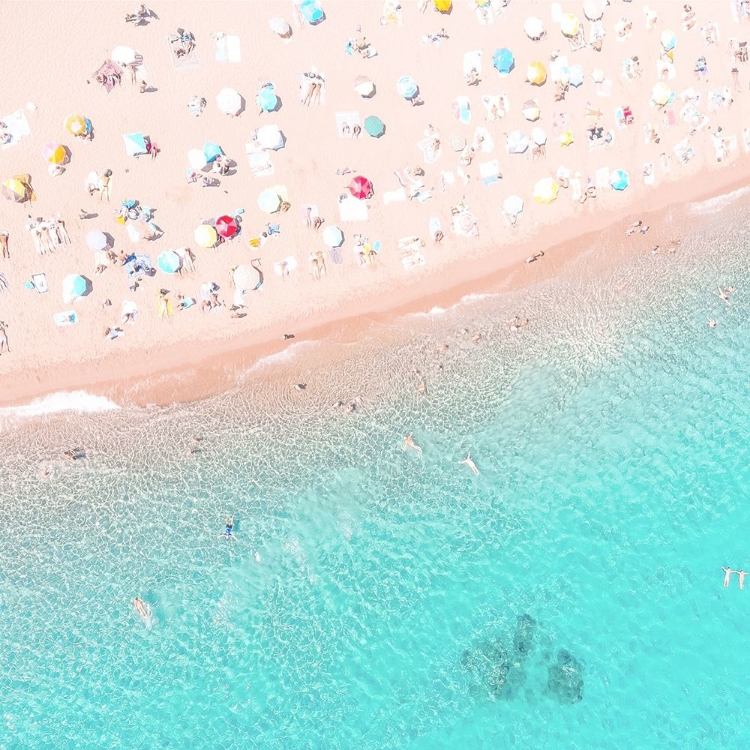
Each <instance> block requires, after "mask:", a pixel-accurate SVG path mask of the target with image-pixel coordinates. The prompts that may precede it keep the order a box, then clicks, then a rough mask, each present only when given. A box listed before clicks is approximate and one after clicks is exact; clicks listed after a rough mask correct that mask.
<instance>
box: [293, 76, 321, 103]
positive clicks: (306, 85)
mask: <svg viewBox="0 0 750 750" xmlns="http://www.w3.org/2000/svg"><path fill="white" fill-rule="evenodd" d="M313 83H319V84H320V91H319V92H318V98H317V99H316V100H315V102H310V103H311V104H315V103H317V104H325V100H326V81H325V76H323V75H320V74H316V75H315V78H314V79H313V78H310V77H309V76H307V75H305V74H304V73H303V74H302V75H301V76H300V77H299V100H300V102H304V101H305V97H306V96H307V92H308V91H309V90H310V86H311V85H312V84H313Z"/></svg>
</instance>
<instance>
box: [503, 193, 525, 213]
mask: <svg viewBox="0 0 750 750" xmlns="http://www.w3.org/2000/svg"><path fill="white" fill-rule="evenodd" d="M503 211H505V213H506V214H510V215H511V216H518V214H520V213H521V211H523V198H521V197H520V196H518V195H509V196H508V197H507V198H506V199H505V200H504V201H503Z"/></svg>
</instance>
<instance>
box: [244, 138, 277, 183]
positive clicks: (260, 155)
mask: <svg viewBox="0 0 750 750" xmlns="http://www.w3.org/2000/svg"><path fill="white" fill-rule="evenodd" d="M271 153H272V152H269V151H266V149H264V148H263V147H262V146H261V145H260V144H259V143H258V142H257V141H253V142H252V143H246V144H245V155H246V156H247V163H248V164H249V165H250V171H251V172H252V175H253V177H269V176H270V175H272V174H274V172H275V171H276V170H275V168H274V166H273V162H272V161H271Z"/></svg>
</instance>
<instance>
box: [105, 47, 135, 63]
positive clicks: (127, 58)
mask: <svg viewBox="0 0 750 750" xmlns="http://www.w3.org/2000/svg"><path fill="white" fill-rule="evenodd" d="M137 58H138V55H137V53H136V51H135V50H134V49H133V48H132V47H124V46H122V45H120V46H119V47H115V48H114V49H113V50H112V54H111V55H110V59H112V60H114V61H115V62H116V63H120V65H130V63H134V62H135V61H136V59H137Z"/></svg>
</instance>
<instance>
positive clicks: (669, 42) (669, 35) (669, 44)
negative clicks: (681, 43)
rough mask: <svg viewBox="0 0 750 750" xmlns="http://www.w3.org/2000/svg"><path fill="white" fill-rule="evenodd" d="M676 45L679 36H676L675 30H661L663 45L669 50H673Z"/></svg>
mask: <svg viewBox="0 0 750 750" xmlns="http://www.w3.org/2000/svg"><path fill="white" fill-rule="evenodd" d="M676 45H677V37H676V36H675V33H674V31H670V30H669V29H665V30H664V31H662V32H661V46H662V47H664V49H665V50H666V51H667V52H671V51H672V50H673V49H674V48H675V46H676Z"/></svg>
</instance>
